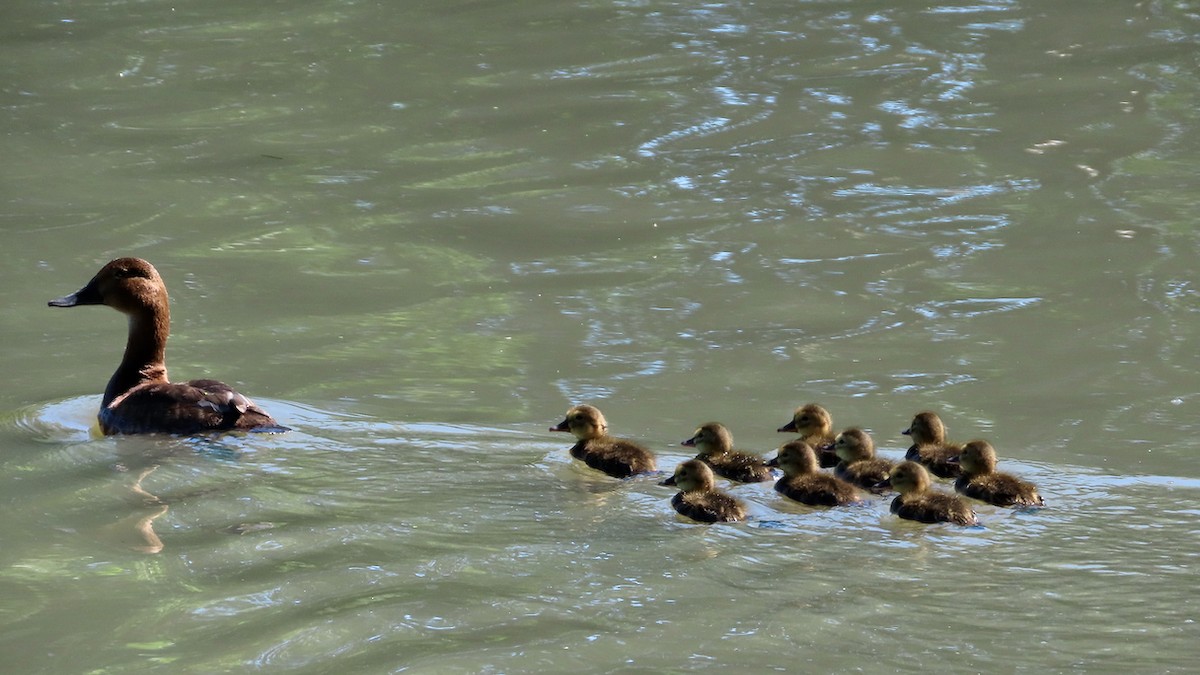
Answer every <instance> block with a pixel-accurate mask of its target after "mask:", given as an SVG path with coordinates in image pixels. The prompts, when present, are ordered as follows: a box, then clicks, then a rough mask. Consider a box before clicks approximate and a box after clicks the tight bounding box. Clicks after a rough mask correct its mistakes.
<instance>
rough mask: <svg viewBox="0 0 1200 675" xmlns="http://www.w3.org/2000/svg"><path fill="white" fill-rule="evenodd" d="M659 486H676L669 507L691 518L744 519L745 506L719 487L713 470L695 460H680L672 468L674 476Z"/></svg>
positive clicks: (716, 521) (713, 521) (718, 521)
mask: <svg viewBox="0 0 1200 675" xmlns="http://www.w3.org/2000/svg"><path fill="white" fill-rule="evenodd" d="M659 485H674V486H677V487H678V488H679V492H677V493H675V496H674V497H672V498H671V506H673V507H674V508H675V510H676V511H678V512H679V514H680V515H683V516H687V517H688V518H691V519H692V520H698V521H700V522H702V523H732V522H737V521H740V520H745V519H746V505H745V504H743V503H742V502H741V501H740V500H738V499H736V498H734V497H731V496H729V495H727V494H725V493H724V492H721V491H720V490H718V489H717V486H716V475H715V474H713V470H712V469H711V468H710V467H709V466H708V465H707V464H705V463H704V462H702V461H700V460H698V459H689V460H687V461H686V462H683V463H682V464H680V465H679V466H678V467H676V468H675V474H674V475H672V476H671V477H670V478H668V479H666V480H664V481H662V482H661V483H659Z"/></svg>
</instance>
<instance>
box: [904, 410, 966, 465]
mask: <svg viewBox="0 0 1200 675" xmlns="http://www.w3.org/2000/svg"><path fill="white" fill-rule="evenodd" d="M900 433H902V434H904V435H905V436H912V439H913V444H912V447H910V448H909V449H908V452H906V453H904V459H907V460H911V461H914V462H920V463H921V464H924V465H925V468H926V469H929V470H930V471H931V472H933V475H935V476H937V477H939V478H954V477H956V476H958V475H959V473H960V467H959V466H958V464H956V463H954V462H951V461H950V458H951V457H954V456H956V455H958V453H960V452H962V447H963V446H962V444H961V443H950V442H948V441H947V440H946V425H944V424H942V418H940V417H938V416H937V413H935V412H932V411H929V410H926V411H925V412H920V413H917V415H916V416H915V417H913V421H912V424H910V425H908V428H907V429H905V430H904V431H901V432H900Z"/></svg>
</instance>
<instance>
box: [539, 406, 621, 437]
mask: <svg viewBox="0 0 1200 675" xmlns="http://www.w3.org/2000/svg"><path fill="white" fill-rule="evenodd" d="M550 431H569V432H571V433H572V434H574V435H575V438H577V439H579V440H581V441H585V440H589V439H592V438H599V437H601V436H603V435H605V434H606V433H608V421H607V420H605V419H604V413H602V412H600V409H599V408H596V407H595V406H590V405H577V406H575V407H573V408H571V409H570V410H568V411H567V416H566V417H565V418H563V421H561V422H559V423H558V426H553V427H550Z"/></svg>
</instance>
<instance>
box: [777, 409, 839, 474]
mask: <svg viewBox="0 0 1200 675" xmlns="http://www.w3.org/2000/svg"><path fill="white" fill-rule="evenodd" d="M776 431H778V432H780V433H797V434H800V438H798V439H797V440H801V441H804V442H805V443H808V444H809V445H810V446H812V449H813V452H815V453H817V461H818V462H820V465H821V467H822V468H825V469H828V468H830V467H834V466H837V465H838V462H839V461H841V460H840V459H839V458H838V456H837V452H836V451H835V450H834V447H833V443H834V440H835V439H836V435H835V434H834V433H833V417H832V416H831V415H830V414H829V411H828V410H826V409H825V408H822V407H821V406H819V405H817V404H816V403H807V404H805V405H802V406H800V407H799V408H796V411H795V412H794V413H792V421H790V422H788V423H787V424H785V425H783V426H781V427H779V428H778V429H776Z"/></svg>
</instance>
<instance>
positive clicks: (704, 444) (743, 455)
mask: <svg viewBox="0 0 1200 675" xmlns="http://www.w3.org/2000/svg"><path fill="white" fill-rule="evenodd" d="M680 445H683V446H686V447H690V448H696V451H697V454H696V459H698V460H700V461H702V462H704V463H705V464H707V465H709V467H711V468H712V470H713V472H714V473H716V474H717V475H718V476H721V477H722V478H728V479H729V480H733V481H737V482H739V483H761V482H762V481H767V480H771V479H772V478H774V476H772V475H771V469H769V468H768V467H767V463H766V460H764V459H763V458H762V457H759V456H758V455H755V454H752V453H749V452H742V451H740V450H734V449H733V434H731V433H730V432H729V429H727V428H725V425H724V424H721V423H720V422H709V423H708V424H704V425H702V426H701V427H700V428H699V429H696V433H694V434H692V437H691V438H689V439H687V440H686V441H683V442H682V443H680Z"/></svg>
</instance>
